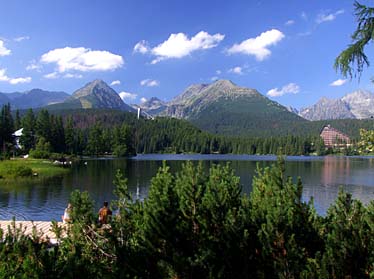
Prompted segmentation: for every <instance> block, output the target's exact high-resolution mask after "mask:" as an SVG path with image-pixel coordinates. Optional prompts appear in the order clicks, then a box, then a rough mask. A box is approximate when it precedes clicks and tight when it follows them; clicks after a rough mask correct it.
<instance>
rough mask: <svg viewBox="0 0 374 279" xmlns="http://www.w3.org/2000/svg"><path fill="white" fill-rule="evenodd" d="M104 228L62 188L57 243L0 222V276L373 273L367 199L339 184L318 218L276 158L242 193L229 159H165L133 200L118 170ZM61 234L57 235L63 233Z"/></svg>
mask: <svg viewBox="0 0 374 279" xmlns="http://www.w3.org/2000/svg"><path fill="white" fill-rule="evenodd" d="M113 183H114V185H116V190H115V194H116V197H117V198H116V200H113V201H111V203H110V207H111V208H112V210H113V212H114V214H113V216H112V218H111V220H110V222H109V226H107V225H105V227H104V226H103V227H100V226H99V225H97V221H96V220H97V215H96V214H95V213H94V211H93V208H94V206H93V205H94V203H93V201H92V199H91V198H90V196H89V193H88V192H79V191H78V190H76V191H74V192H72V193H71V196H70V203H71V204H72V209H71V218H72V222H71V223H70V224H69V225H68V226H67V227H65V228H62V227H59V226H58V225H57V223H54V224H53V231H54V232H55V234H56V235H57V236H58V242H57V243H58V245H52V246H51V245H50V244H49V243H48V242H45V241H43V240H42V239H41V237H40V234H38V232H37V231H36V230H35V232H34V234H33V235H32V236H25V235H23V234H22V229H21V228H17V227H16V226H15V225H13V226H10V227H9V228H8V229H5V230H4V229H0V238H1V239H3V241H1V242H0V261H1V265H0V277H1V278H373V276H374V264H373V263H374V252H373V251H374V239H373V237H372V235H373V233H374V203H373V202H371V203H370V204H368V205H366V206H365V205H363V204H362V203H361V202H360V201H358V200H354V199H352V197H351V195H350V194H348V193H344V192H343V191H340V193H339V195H338V197H337V199H336V201H335V203H333V204H332V205H331V206H330V208H329V209H328V211H327V212H326V215H325V216H319V215H317V213H316V210H315V208H314V206H313V199H311V200H310V201H308V202H305V201H304V200H303V199H302V188H303V186H302V181H301V179H300V178H299V179H293V178H291V177H286V176H285V167H284V160H283V159H282V158H281V157H280V158H279V159H278V162H277V163H275V164H274V165H273V166H272V167H267V168H264V169H261V168H259V167H258V169H257V174H256V176H255V177H254V179H253V191H252V193H251V194H250V195H249V196H247V195H245V194H243V193H242V192H241V185H240V183H239V178H238V177H236V176H235V175H234V174H233V170H232V169H231V168H230V166H229V165H226V166H220V165H215V166H213V167H212V168H211V169H210V170H209V172H208V173H206V172H204V170H203V167H202V165H201V164H200V165H193V164H192V163H190V162H187V163H186V164H185V165H184V166H183V168H182V170H181V171H180V172H179V173H176V174H173V173H171V172H170V169H169V167H168V166H167V165H166V164H164V165H163V166H162V167H160V169H159V171H158V173H157V174H156V176H155V177H153V179H152V181H151V187H150V191H149V195H148V197H147V198H146V199H145V200H144V201H142V202H141V201H139V200H135V199H133V198H132V196H131V194H130V193H129V191H128V189H127V180H126V178H124V177H123V176H122V174H121V173H120V172H119V171H118V172H117V175H116V176H115V178H114V181H113ZM64 231H65V233H66V235H67V236H66V237H63V232H64Z"/></svg>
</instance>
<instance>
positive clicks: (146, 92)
mask: <svg viewBox="0 0 374 279" xmlns="http://www.w3.org/2000/svg"><path fill="white" fill-rule="evenodd" d="M363 3H366V4H368V3H369V4H370V1H366V2H363ZM353 13H354V11H353V1H345V0H329V1H324V0H310V1H309V0H308V1H307V0H304V1H300V0H290V1H288V0H285V1H279V0H277V1H275V0H274V1H273V0H267V1H265V0H264V1H248V0H246V1H222V0H214V1H210V0H208V1H201V0H200V1H195V0H189V1H182V0H179V1H176V0H167V1H166V0H165V1H157V0H154V1H149V0H148V1H146V0H136V1H126V0H122V1H120V0H116V1H114V0H107V1H102V0H89V1H88V0H84V1H77V0H75V1H70V0H65V1H44V0H34V1H27V0H24V1H20V0H13V1H2V3H1V9H0V92H15V91H26V90H30V89H32V88H43V89H46V90H55V91H60V90H61V91H65V92H67V93H69V94H71V93H73V92H74V91H75V90H76V89H78V88H80V87H82V86H83V85H84V84H85V83H87V82H89V81H91V80H93V79H96V78H99V79H103V80H104V81H106V82H107V83H108V84H112V87H113V88H114V89H115V90H116V91H117V92H118V93H120V92H121V95H122V96H123V97H125V98H126V99H125V101H126V102H127V103H139V102H140V101H141V100H144V98H145V99H149V98H150V97H153V96H156V97H158V98H160V99H162V100H170V99H172V98H173V97H175V96H176V95H178V94H180V93H181V92H182V91H183V90H184V89H185V88H186V87H187V86H189V85H190V84H193V83H210V82H212V81H214V80H215V79H230V80H232V81H233V82H234V83H236V84H238V85H240V86H245V87H249V88H255V89H257V90H258V91H259V92H260V93H262V94H264V95H267V96H268V97H269V98H271V99H273V100H275V101H277V102H279V103H281V104H283V105H287V106H288V105H291V106H293V107H296V108H300V107H304V106H308V105H311V104H313V103H315V102H316V101H317V100H318V99H319V98H320V97H322V96H327V97H330V98H338V97H341V96H343V95H345V94H347V93H349V92H352V91H354V90H356V89H358V88H362V89H368V90H372V88H373V85H372V84H371V82H370V77H371V73H370V69H366V70H365V72H364V74H363V76H362V78H361V81H360V82H358V80H357V79H353V80H351V81H350V80H345V79H344V78H343V77H342V76H341V75H340V74H339V73H336V72H335V70H334V69H333V62H334V59H335V57H336V56H337V55H338V54H339V53H340V51H342V50H343V49H344V48H345V47H346V46H347V44H349V43H350V35H351V34H352V32H353V30H354V29H355V26H356V23H355V18H354V14H353ZM367 52H368V54H369V58H371V57H373V55H371V54H370V52H371V53H372V50H371V49H370V47H369V48H367ZM372 60H373V59H371V61H372ZM333 85H335V86H333Z"/></svg>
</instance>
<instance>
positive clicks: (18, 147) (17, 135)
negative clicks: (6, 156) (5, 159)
mask: <svg viewBox="0 0 374 279" xmlns="http://www.w3.org/2000/svg"><path fill="white" fill-rule="evenodd" d="M22 131H23V128H21V129H19V130H17V131H15V132H14V133H13V134H12V136H13V138H14V141H15V143H16V144H15V148H17V149H21V148H22V146H21V145H20V143H19V139H20V138H21V136H22Z"/></svg>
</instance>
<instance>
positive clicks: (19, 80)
mask: <svg viewBox="0 0 374 279" xmlns="http://www.w3.org/2000/svg"><path fill="white" fill-rule="evenodd" d="M30 82H31V77H24V78H23V77H20V78H11V79H9V83H10V84H18V83H30Z"/></svg>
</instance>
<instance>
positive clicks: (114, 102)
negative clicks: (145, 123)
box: [47, 80, 135, 112]
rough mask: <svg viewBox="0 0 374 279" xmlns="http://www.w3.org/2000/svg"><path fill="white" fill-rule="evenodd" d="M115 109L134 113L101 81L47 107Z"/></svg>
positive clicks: (55, 108) (53, 108) (87, 85)
mask: <svg viewBox="0 0 374 279" xmlns="http://www.w3.org/2000/svg"><path fill="white" fill-rule="evenodd" d="M78 108H83V109H116V110H123V111H131V112H135V109H134V108H132V107H131V106H129V105H127V104H125V103H124V102H123V101H122V99H121V98H120V96H119V95H118V94H117V92H116V91H114V90H113V89H112V88H111V87H110V86H108V85H107V84H106V83H105V82H104V81H102V80H94V81H92V82H89V83H87V84H86V85H85V86H84V87H82V88H80V89H78V90H77V91H75V92H74V93H73V94H72V96H71V97H70V98H68V99H67V100H65V101H64V102H62V103H59V104H55V105H51V106H48V107H47V109H49V110H61V109H65V110H66V109H78Z"/></svg>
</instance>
